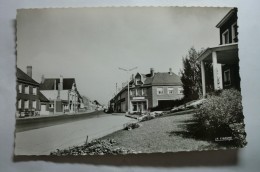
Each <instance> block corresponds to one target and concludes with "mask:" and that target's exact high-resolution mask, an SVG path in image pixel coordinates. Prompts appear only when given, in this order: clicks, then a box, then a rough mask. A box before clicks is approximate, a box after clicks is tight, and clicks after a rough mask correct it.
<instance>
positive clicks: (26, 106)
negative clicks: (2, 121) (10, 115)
mask: <svg viewBox="0 0 260 172" xmlns="http://www.w3.org/2000/svg"><path fill="white" fill-rule="evenodd" d="M28 108H29V100H25V101H24V109H28Z"/></svg>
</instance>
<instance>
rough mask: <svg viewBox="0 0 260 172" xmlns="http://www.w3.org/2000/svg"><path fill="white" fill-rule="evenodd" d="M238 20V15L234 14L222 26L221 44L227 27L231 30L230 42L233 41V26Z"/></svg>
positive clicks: (220, 31)
mask: <svg viewBox="0 0 260 172" xmlns="http://www.w3.org/2000/svg"><path fill="white" fill-rule="evenodd" d="M236 21H237V15H233V16H232V17H231V18H230V19H229V20H228V21H227V22H226V23H225V24H223V26H221V27H220V29H219V33H220V45H222V44H223V42H222V33H224V32H225V31H226V30H227V29H228V31H229V42H230V43H232V29H231V26H232V24H234V23H235V22H236Z"/></svg>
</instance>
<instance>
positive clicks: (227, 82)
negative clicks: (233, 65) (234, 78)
mask: <svg viewBox="0 0 260 172" xmlns="http://www.w3.org/2000/svg"><path fill="white" fill-rule="evenodd" d="M224 84H225V85H230V84H231V78H230V70H229V69H228V70H226V71H224Z"/></svg>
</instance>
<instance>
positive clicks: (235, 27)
mask: <svg viewBox="0 0 260 172" xmlns="http://www.w3.org/2000/svg"><path fill="white" fill-rule="evenodd" d="M231 29H232V42H237V41H238V40H237V23H234V24H233V25H232V26H231Z"/></svg>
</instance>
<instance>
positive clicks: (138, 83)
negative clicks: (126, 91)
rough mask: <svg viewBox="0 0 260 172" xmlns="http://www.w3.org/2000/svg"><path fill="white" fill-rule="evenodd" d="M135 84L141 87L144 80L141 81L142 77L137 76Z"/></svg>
mask: <svg viewBox="0 0 260 172" xmlns="http://www.w3.org/2000/svg"><path fill="white" fill-rule="evenodd" d="M135 84H136V85H141V84H142V79H141V75H140V74H137V75H136V77H135Z"/></svg>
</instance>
